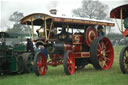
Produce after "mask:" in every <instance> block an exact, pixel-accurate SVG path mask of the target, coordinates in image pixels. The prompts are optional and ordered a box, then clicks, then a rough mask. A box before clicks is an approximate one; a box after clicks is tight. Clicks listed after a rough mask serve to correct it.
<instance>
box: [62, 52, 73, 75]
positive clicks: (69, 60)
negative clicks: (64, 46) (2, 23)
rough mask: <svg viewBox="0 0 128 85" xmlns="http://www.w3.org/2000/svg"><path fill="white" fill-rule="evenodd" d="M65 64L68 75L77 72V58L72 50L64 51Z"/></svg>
mask: <svg viewBox="0 0 128 85" xmlns="http://www.w3.org/2000/svg"><path fill="white" fill-rule="evenodd" d="M63 64H64V71H65V73H66V74H67V75H72V74H73V73H74V72H75V58H74V55H73V53H72V52H71V51H70V50H68V51H66V52H65V53H64V59H63Z"/></svg>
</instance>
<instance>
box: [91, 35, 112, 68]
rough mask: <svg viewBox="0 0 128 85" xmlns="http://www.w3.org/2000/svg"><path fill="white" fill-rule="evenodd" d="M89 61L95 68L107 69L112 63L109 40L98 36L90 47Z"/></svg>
mask: <svg viewBox="0 0 128 85" xmlns="http://www.w3.org/2000/svg"><path fill="white" fill-rule="evenodd" d="M90 56H91V58H90V59H91V62H92V64H93V66H94V67H95V68H96V69H102V70H107V69H109V68H110V67H111V66H112V64H113V58H114V52H113V47H112V44H111V42H110V40H109V39H108V38H106V37H98V38H96V39H95V40H94V41H93V42H92V43H91V47H90Z"/></svg>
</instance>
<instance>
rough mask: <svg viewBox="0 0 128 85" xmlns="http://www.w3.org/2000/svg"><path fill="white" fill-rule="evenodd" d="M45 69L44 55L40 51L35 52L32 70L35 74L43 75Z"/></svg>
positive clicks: (45, 60)
mask: <svg viewBox="0 0 128 85" xmlns="http://www.w3.org/2000/svg"><path fill="white" fill-rule="evenodd" d="M46 70H47V59H46V56H45V55H44V54H42V53H40V52H38V53H36V55H35V59H34V71H35V73H36V75H37V76H39V75H45V73H46Z"/></svg>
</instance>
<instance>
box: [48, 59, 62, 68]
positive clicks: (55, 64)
mask: <svg viewBox="0 0 128 85" xmlns="http://www.w3.org/2000/svg"><path fill="white" fill-rule="evenodd" d="M61 64H63V61H62V60H55V59H51V60H50V61H48V62H47V65H51V66H54V67H56V66H57V65H61Z"/></svg>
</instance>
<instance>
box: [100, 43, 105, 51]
mask: <svg viewBox="0 0 128 85" xmlns="http://www.w3.org/2000/svg"><path fill="white" fill-rule="evenodd" d="M101 47H102V48H104V49H105V45H104V42H103V41H102V42H101Z"/></svg>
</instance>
